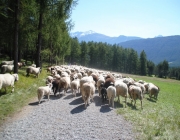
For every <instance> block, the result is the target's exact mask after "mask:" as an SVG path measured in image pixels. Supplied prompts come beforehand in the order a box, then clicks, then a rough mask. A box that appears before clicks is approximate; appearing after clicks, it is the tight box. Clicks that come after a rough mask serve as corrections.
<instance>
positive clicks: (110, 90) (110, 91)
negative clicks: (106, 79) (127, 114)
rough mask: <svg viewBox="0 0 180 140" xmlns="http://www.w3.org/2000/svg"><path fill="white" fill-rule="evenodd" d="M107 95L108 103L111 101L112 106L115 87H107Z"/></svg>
mask: <svg viewBox="0 0 180 140" xmlns="http://www.w3.org/2000/svg"><path fill="white" fill-rule="evenodd" d="M107 97H108V99H109V105H111V103H112V107H113V108H114V98H115V97H116V88H115V87H114V86H109V87H108V88H107Z"/></svg>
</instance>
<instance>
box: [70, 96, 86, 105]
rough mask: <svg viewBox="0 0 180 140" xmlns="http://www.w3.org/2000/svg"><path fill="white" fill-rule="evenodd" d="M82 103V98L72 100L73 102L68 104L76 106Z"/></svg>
mask: <svg viewBox="0 0 180 140" xmlns="http://www.w3.org/2000/svg"><path fill="white" fill-rule="evenodd" d="M82 103H84V101H83V99H82V97H79V98H76V99H74V100H73V101H72V102H70V103H69V104H70V105H78V104H82Z"/></svg>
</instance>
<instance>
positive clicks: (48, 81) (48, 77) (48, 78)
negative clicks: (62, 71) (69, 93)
mask: <svg viewBox="0 0 180 140" xmlns="http://www.w3.org/2000/svg"><path fill="white" fill-rule="evenodd" d="M53 80H54V78H53V77H52V76H47V78H46V84H48V83H52V81H53Z"/></svg>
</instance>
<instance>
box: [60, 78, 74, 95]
mask: <svg viewBox="0 0 180 140" xmlns="http://www.w3.org/2000/svg"><path fill="white" fill-rule="evenodd" d="M70 82H71V80H70V77H69V76H67V77H61V78H60V80H59V84H58V89H59V91H60V90H61V88H63V89H64V95H66V92H67V90H68V88H70V87H71V85H70ZM59 96H60V94H59Z"/></svg>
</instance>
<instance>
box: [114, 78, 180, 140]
mask: <svg viewBox="0 0 180 140" xmlns="http://www.w3.org/2000/svg"><path fill="white" fill-rule="evenodd" d="M131 77H132V78H135V79H137V80H140V79H141V80H144V81H146V82H152V83H154V84H155V85H158V86H159V87H160V93H159V96H158V100H157V101H156V100H155V99H152V100H150V98H149V96H148V95H145V98H144V99H143V110H141V106H140V101H139V100H137V102H136V107H133V106H131V104H130V100H129V99H128V106H127V107H126V108H118V109H117V113H118V114H121V115H123V116H124V117H125V119H126V120H128V121H130V122H131V123H132V124H133V126H134V131H135V132H137V133H138V135H137V139H143V140H156V139H157V140H167V139H168V140H178V139H180V133H179V132H180V81H176V80H170V79H159V78H155V77H142V76H131ZM116 100H117V99H116Z"/></svg>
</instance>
